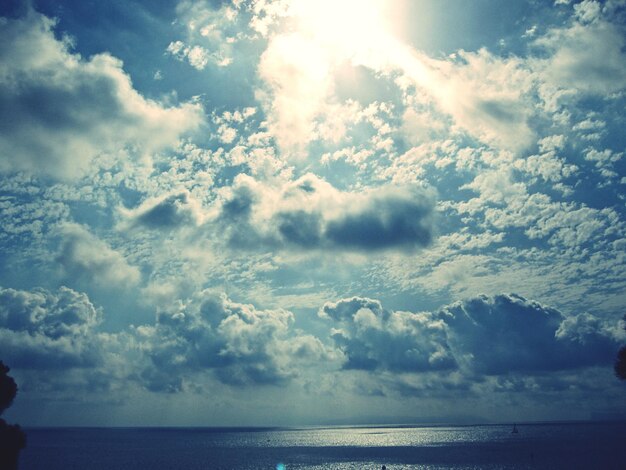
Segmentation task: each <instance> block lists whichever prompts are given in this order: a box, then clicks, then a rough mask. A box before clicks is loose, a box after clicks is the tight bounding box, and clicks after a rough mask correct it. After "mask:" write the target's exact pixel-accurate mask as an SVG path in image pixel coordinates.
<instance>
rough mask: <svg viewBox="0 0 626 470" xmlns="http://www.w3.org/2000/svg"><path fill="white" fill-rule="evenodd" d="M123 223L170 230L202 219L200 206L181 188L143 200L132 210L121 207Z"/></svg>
mask: <svg viewBox="0 0 626 470" xmlns="http://www.w3.org/2000/svg"><path fill="white" fill-rule="evenodd" d="M122 214H123V216H124V218H125V224H126V225H129V226H130V227H138V226H141V227H146V228H149V229H156V230H172V229H176V228H179V227H183V226H186V225H197V224H199V223H200V222H201V220H202V217H203V216H202V206H201V204H200V203H199V202H198V201H196V200H195V199H194V198H193V197H192V196H191V195H190V193H189V191H187V190H185V189H183V190H181V191H174V192H172V193H170V194H166V195H164V196H160V197H157V198H150V199H147V200H145V201H144V202H143V203H142V204H141V205H139V206H138V207H137V208H135V209H132V210H126V209H122Z"/></svg>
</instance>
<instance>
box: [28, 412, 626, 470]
mask: <svg viewBox="0 0 626 470" xmlns="http://www.w3.org/2000/svg"><path fill="white" fill-rule="evenodd" d="M515 427H516V429H517V431H518V432H517V433H514V432H512V431H513V424H512V423H511V424H499V425H464V426H449V425H445V426H365V427H305V428H27V429H25V430H26V432H27V436H28V445H27V448H26V449H24V450H23V451H22V454H21V456H20V465H19V468H20V470H61V469H63V470H69V469H81V470H83V469H89V470H100V469H102V470H105V469H106V470H111V469H131V470H140V469H150V470H161V469H185V470H195V469H215V470H217V469H242V470H256V469H267V470H287V469H293V470H295V469H299V470H300V469H311V470H313V469H337V470H344V469H346V470H347V469H372V470H374V469H377V470H381V469H382V467H383V465H384V466H385V468H386V469H387V470H393V469H409V468H414V469H432V470H438V469H535V468H536V469H561V468H563V469H587V470H588V469H626V422H585V423H542V424H537V423H534V424H519V423H518V424H517V425H516V426H515Z"/></svg>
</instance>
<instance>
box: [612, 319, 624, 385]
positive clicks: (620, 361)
mask: <svg viewBox="0 0 626 470" xmlns="http://www.w3.org/2000/svg"><path fill="white" fill-rule="evenodd" d="M624 329H625V330H626V315H624ZM614 369H615V375H616V376H617V378H618V379H620V380H626V346H622V349H620V350H619V352H618V353H617V360H616V361H615V366H614Z"/></svg>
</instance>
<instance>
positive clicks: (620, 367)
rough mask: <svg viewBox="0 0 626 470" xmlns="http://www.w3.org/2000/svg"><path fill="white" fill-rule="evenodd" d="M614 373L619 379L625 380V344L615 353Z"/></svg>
mask: <svg viewBox="0 0 626 470" xmlns="http://www.w3.org/2000/svg"><path fill="white" fill-rule="evenodd" d="M615 375H616V376H617V378H619V379H621V380H626V346H622V349H620V350H619V352H618V353H617V361H615Z"/></svg>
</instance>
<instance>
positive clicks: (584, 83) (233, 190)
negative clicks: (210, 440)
mask: <svg viewBox="0 0 626 470" xmlns="http://www.w3.org/2000/svg"><path fill="white" fill-rule="evenodd" d="M0 13H1V14H2V18H1V19H0V36H1V37H0V39H1V40H0V62H1V64H2V67H1V68H0V70H1V71H0V211H1V213H2V225H1V227H0V253H1V256H0V268H1V269H0V299H1V300H0V358H2V360H3V361H4V362H5V363H7V364H8V365H9V366H11V368H12V373H13V374H14V376H15V377H16V379H17V381H18V383H19V385H20V393H19V395H18V397H17V400H16V402H15V405H14V406H13V408H12V409H11V410H10V415H11V416H10V419H12V420H14V421H17V422H20V423H22V424H25V425H55V424H59V425H64V424H76V425H285V424H287V425H288V424H318V423H325V422H343V423H351V422H363V421H365V420H370V421H376V422H389V421H403V422H404V421H411V420H414V419H423V420H434V421H436V420H441V419H452V420H460V421H463V420H474V421H475V420H480V421H488V420H491V421H506V420H514V421H520V420H549V419H588V418H591V417H594V416H598V415H599V414H606V413H619V412H620V410H621V404H623V399H624V387H623V384H621V383H619V382H618V381H617V379H615V378H614V376H613V373H612V364H613V361H614V358H615V355H616V352H617V350H618V349H619V347H620V345H622V344H624V343H625V342H626V333H625V332H624V328H623V326H624V325H623V320H622V317H623V316H624V313H625V312H624V305H625V304H626V284H625V282H624V279H626V272H625V271H626V268H625V267H626V263H625V262H624V261H626V260H625V258H626V225H625V221H624V216H625V207H624V201H625V196H626V166H625V163H624V150H625V148H626V138H625V137H624V136H625V134H624V132H623V129H624V126H625V124H626V123H625V122H624V121H625V120H626V115H625V114H624V111H623V110H624V106H625V104H626V94H625V92H626V54H625V52H624V50H625V46H626V35H625V34H624V33H625V26H626V22H625V20H626V3H625V2H624V1H622V0H607V1H605V2H599V1H594V0H584V1H582V2H577V1H568V0H556V1H554V2H553V1H539V0H534V1H530V0H529V1H521V0H520V1H516V2H510V5H509V4H508V3H507V7H506V8H503V7H502V2H499V1H495V0H477V1H472V2H462V1H452V2H445V5H443V2H438V1H435V0H423V1H417V0H416V1H408V0H389V1H382V0H358V1H357V0H342V1H330V0H318V1H311V0H277V1H266V0H249V1H246V0H230V1H226V0H224V1H195V0H184V1H180V2H178V3H176V2H164V1H161V2H142V1H132V2H104V3H103V2H78V1H65V2H59V1H54V2H51V1H44V0H41V1H36V0H33V1H32V2H30V3H22V2H19V1H14V2H8V3H6V4H4V6H2V7H1V9H0Z"/></svg>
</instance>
